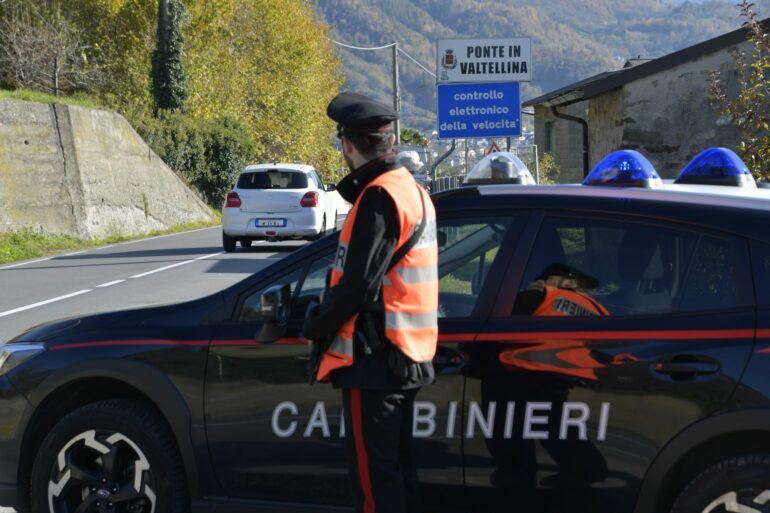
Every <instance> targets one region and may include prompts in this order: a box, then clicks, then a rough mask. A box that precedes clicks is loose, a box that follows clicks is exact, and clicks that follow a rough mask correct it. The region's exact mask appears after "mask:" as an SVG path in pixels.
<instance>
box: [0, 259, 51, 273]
mask: <svg viewBox="0 0 770 513" xmlns="http://www.w3.org/2000/svg"><path fill="white" fill-rule="evenodd" d="M52 258H53V257H48V258H41V259H39V260H30V261H29V262H20V263H18V264H13V265H6V266H5V267H0V271H2V270H3V269H13V268H14V267H21V266H22V265H29V264H36V263H38V262H45V261H46V260H51V259H52Z"/></svg>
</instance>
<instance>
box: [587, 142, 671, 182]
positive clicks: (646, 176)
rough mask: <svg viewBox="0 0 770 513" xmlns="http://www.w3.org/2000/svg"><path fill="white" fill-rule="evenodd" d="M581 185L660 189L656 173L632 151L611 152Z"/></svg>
mask: <svg viewBox="0 0 770 513" xmlns="http://www.w3.org/2000/svg"><path fill="white" fill-rule="evenodd" d="M583 185H610V186H615V187H646V188H651V187H660V186H661V185H663V182H662V181H661V180H660V176H659V175H658V172H657V171H655V168H654V167H653V165H652V164H651V163H650V161H649V160H647V159H646V158H645V157H644V155H642V154H641V153H639V152H638V151H634V150H618V151H613V152H612V153H610V154H609V155H607V156H606V157H604V158H603V159H602V161H601V162H599V163H598V164H597V165H596V167H595V168H593V170H591V172H590V173H588V176H587V177H586V179H585V180H584V181H583Z"/></svg>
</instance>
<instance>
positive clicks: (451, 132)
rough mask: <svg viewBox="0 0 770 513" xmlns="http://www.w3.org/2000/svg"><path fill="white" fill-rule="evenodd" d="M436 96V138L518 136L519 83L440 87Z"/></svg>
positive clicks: (447, 85)
mask: <svg viewBox="0 0 770 513" xmlns="http://www.w3.org/2000/svg"><path fill="white" fill-rule="evenodd" d="M437 96H438V138H439V139H472V138H481V137H513V136H519V135H521V95H520V94H519V83H518V82H505V83H500V84H439V85H438V95H437Z"/></svg>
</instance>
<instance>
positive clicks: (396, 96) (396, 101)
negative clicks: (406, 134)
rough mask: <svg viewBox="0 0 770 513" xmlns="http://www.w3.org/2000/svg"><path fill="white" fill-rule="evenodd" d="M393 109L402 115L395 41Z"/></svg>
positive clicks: (398, 140) (398, 135)
mask: <svg viewBox="0 0 770 513" xmlns="http://www.w3.org/2000/svg"><path fill="white" fill-rule="evenodd" d="M393 109H394V110H395V111H396V112H397V113H398V114H399V115H401V92H400V91H399V90H398V42H396V41H393ZM395 125H396V144H400V143H401V121H400V120H398V119H397V120H396V121H395Z"/></svg>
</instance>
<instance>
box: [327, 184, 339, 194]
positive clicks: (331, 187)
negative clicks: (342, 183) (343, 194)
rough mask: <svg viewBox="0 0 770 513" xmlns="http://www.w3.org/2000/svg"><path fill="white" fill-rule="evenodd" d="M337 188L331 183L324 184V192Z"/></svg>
mask: <svg viewBox="0 0 770 513" xmlns="http://www.w3.org/2000/svg"><path fill="white" fill-rule="evenodd" d="M336 190H337V186H336V185H334V184H333V183H330V184H326V192H333V191H336Z"/></svg>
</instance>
